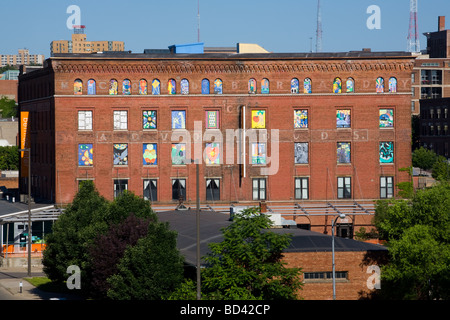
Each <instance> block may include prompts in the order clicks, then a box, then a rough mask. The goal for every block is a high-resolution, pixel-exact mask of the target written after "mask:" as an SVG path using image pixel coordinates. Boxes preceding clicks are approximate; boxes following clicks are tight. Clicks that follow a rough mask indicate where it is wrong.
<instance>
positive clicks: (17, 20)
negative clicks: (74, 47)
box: [0, 0, 450, 57]
mask: <svg viewBox="0 0 450 320" xmlns="http://www.w3.org/2000/svg"><path fill="white" fill-rule="evenodd" d="M1 2H2V3H1V6H0V8H1V15H0V16H1V20H0V21H1V30H0V54H15V53H17V49H19V48H28V49H29V50H30V52H31V53H33V54H44V55H45V57H48V56H49V54H50V42H51V41H52V40H61V39H65V40H69V39H70V37H71V33H72V31H71V30H69V29H68V28H67V26H66V22H67V20H68V18H69V17H70V16H71V14H68V13H66V11H67V8H68V7H69V6H70V5H77V6H79V8H80V10H81V23H82V24H83V25H86V34H87V39H88V40H92V41H95V40H120V41H124V42H125V48H126V50H131V51H132V52H134V53H142V52H143V50H144V49H149V48H158V49H160V48H167V47H168V46H169V45H172V44H182V43H192V42H196V41H197V0H172V1H162V0H159V1H157V0H128V1H125V0H109V1H104V0H39V1H36V0H21V1H5V0H2V1H1ZM321 2H322V19H323V23H322V24H323V51H324V52H341V51H350V50H361V49H362V48H372V50H373V51H405V50H406V48H407V41H406V38H407V35H408V27H409V0H340V1H333V0H321ZM371 5H377V6H379V7H380V9H381V29H378V30H377V29H375V30H370V29H368V28H367V24H366V22H367V20H368V18H369V17H370V16H371V14H368V13H367V8H368V7H369V6H371ZM316 15H317V1H316V0H309V1H308V0H276V1H275V0H200V30H201V34H200V38H201V39H200V40H201V41H202V42H204V43H205V46H209V47H213V46H227V47H233V46H235V45H236V43H238V42H241V43H257V44H259V45H261V46H263V47H264V48H266V49H267V50H269V51H272V52H309V51H310V49H311V40H310V38H313V46H314V45H315V33H316ZM439 15H445V16H447V20H448V23H447V29H450V1H449V0H426V1H425V0H419V29H420V41H421V49H424V48H425V45H426V41H425V37H424V36H423V33H424V32H427V31H436V30H437V20H438V16H439Z"/></svg>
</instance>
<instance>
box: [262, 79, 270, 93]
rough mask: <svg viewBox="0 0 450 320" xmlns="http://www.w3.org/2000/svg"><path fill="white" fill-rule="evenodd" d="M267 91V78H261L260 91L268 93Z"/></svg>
mask: <svg viewBox="0 0 450 320" xmlns="http://www.w3.org/2000/svg"><path fill="white" fill-rule="evenodd" d="M269 91H270V89H269V80H268V79H263V80H262V81H261V93H263V94H268V93H269Z"/></svg>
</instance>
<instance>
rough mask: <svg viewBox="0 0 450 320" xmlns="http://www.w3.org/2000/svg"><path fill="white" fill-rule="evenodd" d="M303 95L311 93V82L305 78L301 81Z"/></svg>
mask: <svg viewBox="0 0 450 320" xmlns="http://www.w3.org/2000/svg"><path fill="white" fill-rule="evenodd" d="M303 93H306V94H308V93H312V82H311V79H310V78H306V79H305V80H304V81H303Z"/></svg>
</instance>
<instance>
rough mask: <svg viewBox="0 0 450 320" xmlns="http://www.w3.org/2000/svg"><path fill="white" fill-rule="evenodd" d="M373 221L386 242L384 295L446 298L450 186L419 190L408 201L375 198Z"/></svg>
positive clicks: (449, 294) (449, 280)
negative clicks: (387, 247)
mask: <svg viewBox="0 0 450 320" xmlns="http://www.w3.org/2000/svg"><path fill="white" fill-rule="evenodd" d="M374 224H375V226H376V228H377V230H378V231H379V234H380V237H381V238H383V239H385V240H387V242H388V246H389V254H390V262H389V263H388V264H387V265H386V266H384V267H383V268H382V273H381V275H382V280H383V281H385V284H386V288H388V290H383V294H384V295H385V296H386V297H389V298H395V299H449V298H450V286H449V284H450V273H449V272H448V271H449V269H450V184H448V183H439V184H438V185H436V186H434V187H432V188H428V189H424V190H418V191H417V192H416V193H415V194H414V195H413V197H412V198H411V199H410V200H383V201H379V202H378V204H377V207H376V214H375V219H374ZM382 287H383V285H382Z"/></svg>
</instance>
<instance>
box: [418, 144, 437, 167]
mask: <svg viewBox="0 0 450 320" xmlns="http://www.w3.org/2000/svg"><path fill="white" fill-rule="evenodd" d="M436 160H437V155H436V153H435V152H434V151H433V150H428V149H426V148H424V147H420V148H419V149H416V150H414V151H413V153H412V164H413V166H414V167H418V168H420V169H423V170H430V169H432V168H433V165H434V163H435V162H436Z"/></svg>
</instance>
